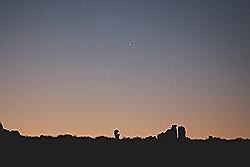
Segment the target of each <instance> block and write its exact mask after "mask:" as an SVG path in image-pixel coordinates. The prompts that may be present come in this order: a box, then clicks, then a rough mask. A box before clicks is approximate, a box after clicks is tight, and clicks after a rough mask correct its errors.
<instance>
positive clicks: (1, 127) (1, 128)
mask: <svg viewBox="0 0 250 167" xmlns="http://www.w3.org/2000/svg"><path fill="white" fill-rule="evenodd" d="M2 130H3V124H2V122H0V131H2Z"/></svg>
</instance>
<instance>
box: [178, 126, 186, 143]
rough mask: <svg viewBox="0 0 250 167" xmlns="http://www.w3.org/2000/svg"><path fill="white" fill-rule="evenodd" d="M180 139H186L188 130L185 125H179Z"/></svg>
mask: <svg viewBox="0 0 250 167" xmlns="http://www.w3.org/2000/svg"><path fill="white" fill-rule="evenodd" d="M178 139H179V140H180V141H184V140H185V139H186V130H185V127H183V126H179V127H178Z"/></svg>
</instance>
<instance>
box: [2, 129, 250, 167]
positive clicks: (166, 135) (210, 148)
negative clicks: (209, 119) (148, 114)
mask: <svg viewBox="0 0 250 167" xmlns="http://www.w3.org/2000/svg"><path fill="white" fill-rule="evenodd" d="M176 128H177V126H176V125H173V126H172V127H171V128H170V129H168V130H166V132H163V133H161V134H159V135H157V138H156V137H155V136H148V137H145V138H141V137H134V138H130V137H124V138H122V139H119V137H120V134H119V130H117V129H116V130H115V131H114V137H105V136H98V137H96V138H92V137H76V136H72V135H71V134H65V135H58V136H57V137H53V136H44V135H41V136H40V137H27V136H21V135H20V134H19V132H18V131H9V130H7V129H3V128H2V130H1V131H0V166H1V167H2V166H3V167H5V166H6V167H11V166H14V167H16V166H29V165H30V166H43V167H44V166H60V167H62V166H82V165H83V164H84V165H85V166H111V165H112V164H113V165H114V166H118V165H119V166H200V165H202V166H204V165H208V166H216V165H217V166H228V165H229V166H230V165H232V164H234V166H243V165H244V164H245V163H248V159H249V158H248V156H249V155H248V154H245V152H247V151H249V149H250V140H249V139H242V138H237V139H234V140H226V139H221V138H218V137H212V136H210V137H209V138H207V139H206V140H202V139H197V140H196V139H195V140H192V139H188V138H187V137H186V133H185V132H186V131H185V128H184V127H183V126H180V127H178V139H177V130H176ZM183 139H184V140H183ZM187 139H188V140H187ZM235 143H237V144H235ZM121 162H122V164H121ZM204 163H205V164H204ZM218 163H219V164H218ZM220 163H221V164H223V165H220ZM88 164H90V165H88ZM120 164H121V165H120Z"/></svg>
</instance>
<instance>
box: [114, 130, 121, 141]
mask: <svg viewBox="0 0 250 167" xmlns="http://www.w3.org/2000/svg"><path fill="white" fill-rule="evenodd" d="M114 136H115V139H117V140H119V137H120V134H119V130H117V129H116V130H115V131H114Z"/></svg>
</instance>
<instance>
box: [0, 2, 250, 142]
mask: <svg viewBox="0 0 250 167" xmlns="http://www.w3.org/2000/svg"><path fill="white" fill-rule="evenodd" d="M249 30H250V3H249V1H248V0H209V1H205V0H188V1H187V0H105V1H104V0H40V1H39V0H37V1H33V0H22V1H19V0H1V1H0V121H1V122H2V123H3V124H4V126H5V128H7V129H17V130H19V131H20V133H21V134H23V135H28V136H35V135H41V134H44V135H54V136H55V135H58V134H73V135H77V136H92V137H95V136H101V135H105V136H113V131H114V129H116V128H117V129H119V130H120V133H121V136H122V137H125V136H130V137H135V136H142V137H145V136H149V135H157V134H158V133H160V132H162V131H165V130H166V129H167V128H169V127H170V126H171V125H172V124H177V125H183V126H185V127H186V131H187V136H189V137H190V138H206V137H208V136H209V135H213V136H220V137H225V138H236V137H243V138H250V121H249V118H250V31H249ZM129 43H132V45H131V46H130V45H129Z"/></svg>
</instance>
